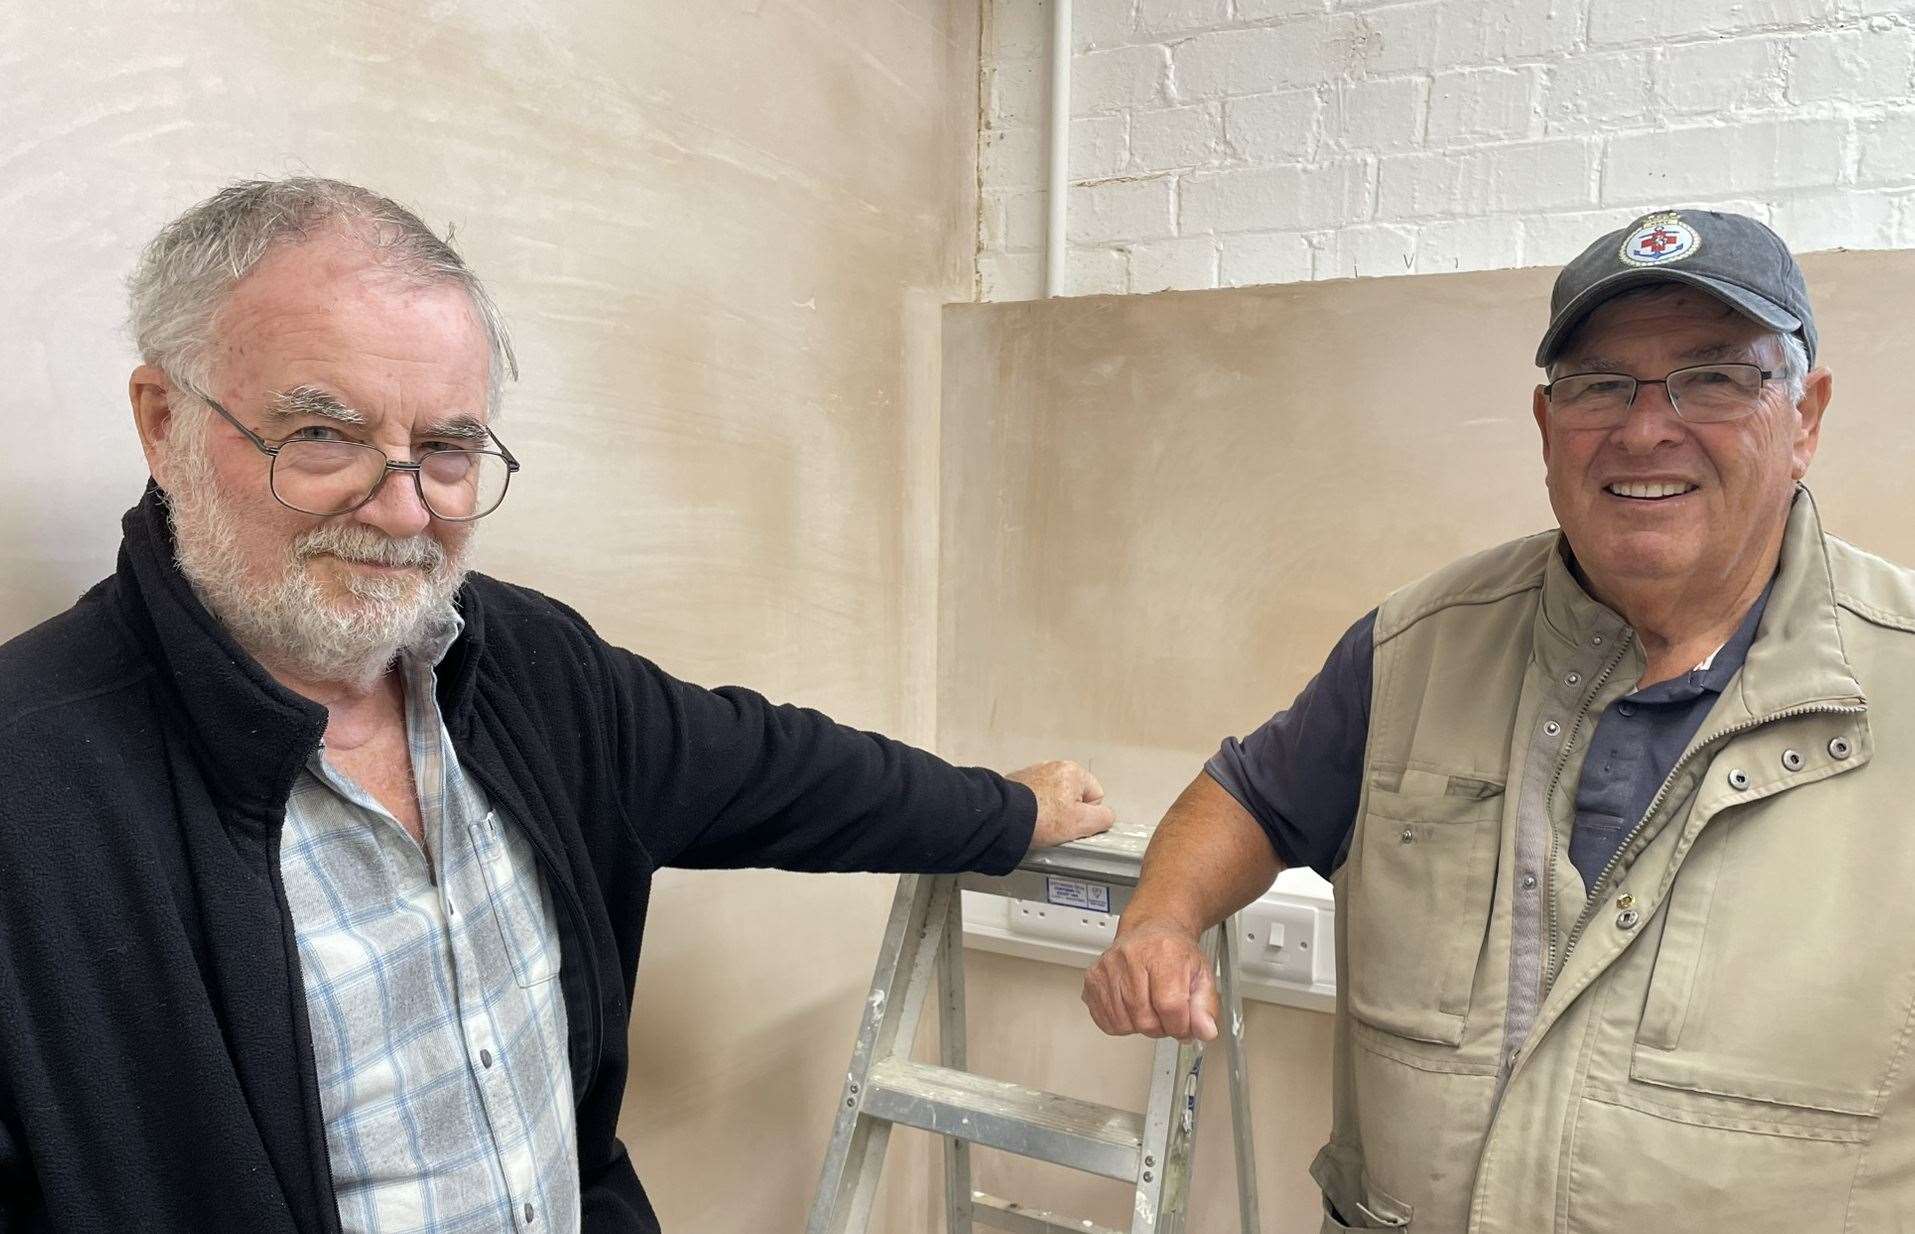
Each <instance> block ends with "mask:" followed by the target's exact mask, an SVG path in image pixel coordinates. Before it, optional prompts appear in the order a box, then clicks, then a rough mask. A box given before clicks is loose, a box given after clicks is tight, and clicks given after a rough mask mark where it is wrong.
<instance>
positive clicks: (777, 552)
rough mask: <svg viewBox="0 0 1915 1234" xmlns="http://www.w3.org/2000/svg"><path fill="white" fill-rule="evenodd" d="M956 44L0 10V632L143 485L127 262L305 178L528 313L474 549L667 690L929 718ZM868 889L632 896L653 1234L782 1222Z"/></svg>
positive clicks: (639, 1074) (947, 33) (40, 601)
mask: <svg viewBox="0 0 1915 1234" xmlns="http://www.w3.org/2000/svg"><path fill="white" fill-rule="evenodd" d="M978 24H979V19H978V13H977V8H976V0H730V2H726V3H709V4H707V3H696V4H693V3H680V2H678V0H646V2H641V3H617V4H609V3H595V4H555V3H525V2H513V0H507V2H503V3H488V4H480V5H438V4H435V5H428V4H424V3H413V2H406V3H397V4H384V3H378V4H375V3H364V2H359V0H328V2H326V3H323V4H322V3H312V2H310V0H293V2H290V3H283V4H277V5H258V4H241V3H219V2H215V3H210V4H187V3H154V2H151V0H147V2H139V3H126V4H119V3H115V4H60V5H39V6H32V5H7V6H0V111H3V112H4V114H5V116H6V122H5V123H4V125H0V167H4V168H5V171H6V175H5V177H4V180H3V181H0V217H4V219H5V224H6V225H5V226H4V227H0V286H4V287H5V289H6V291H5V295H4V296H0V372H4V373H5V374H6V376H7V382H8V392H7V398H6V400H5V402H4V404H0V431H4V433H5V434H6V440H7V445H6V446H5V448H3V449H0V492H3V493H4V494H5V496H4V498H0V637H5V636H9V635H11V634H13V633H15V632H17V631H19V630H21V629H24V628H25V627H27V626H28V625H30V624H32V623H34V622H35V621H38V620H40V619H41V618H44V617H46V616H48V615H50V614H52V613H54V612H56V611H58V610H59V609H61V608H63V607H65V606H66V605H67V604H69V603H71V602H72V600H73V598H74V597H75V596H77V595H78V594H79V593H80V592H81V591H82V590H83V589H84V588H85V587H86V586H88V585H89V584H90V583H91V582H92V581H93V580H95V579H96V578H98V577H100V576H101V575H102V574H104V573H106V572H107V571H108V570H109V569H110V568H111V566H112V561H113V552H114V548H115V545H116V543H117V540H118V534H119V533H118V518H119V515H120V512H121V511H122V510H124V509H125V508H126V507H127V506H128V505H130V504H132V502H133V501H134V499H135V498H137V496H138V495H139V490H140V485H141V482H142V480H143V478H144V475H145V471H144V467H143V464H142V462H141V458H140V454H139V451H138V448H137V446H136V443H135V439H134V435H133V430H132V425H131V421H130V416H129V413H128V411H127V404H126V397H125V393H124V391H125V385H126V378H127V374H128V372H129V371H130V369H131V367H132V364H133V358H132V355H131V350H130V347H129V346H128V344H127V343H126V341H125V339H124V337H123V334H122V332H121V329H120V323H121V321H122V319H123V316H124V306H123V292H122V280H123V278H124V276H125V274H126V273H127V271H128V270H129V268H130V267H131V264H132V262H133V259H134V256H135V254H136V252H137V251H138V248H139V246H140V244H141V243H143V242H144V240H145V239H146V238H147V237H149V236H150V235H151V234H152V233H153V232H154V231H155V230H156V229H157V228H158V227H159V226H160V225H161V223H162V222H163V221H164V220H166V219H167V218H169V217H171V216H172V215H173V214H175V213H176V212H177V211H179V210H180V209H182V208H184V207H185V206H187V205H188V204H190V203H192V202H194V201H197V200H199V199H200V198H202V197H204V196H206V195H207V194H208V193H210V192H212V191H213V190H214V189H216V188H218V187H219V186H220V185H221V184H222V183H224V182H225V181H227V180H229V179H231V178H234V177H237V176H245V175H278V174H284V173H287V172H293V171H312V172H316V173H319V174H325V175H332V176H338V177H341V178H345V179H349V180H355V181H358V182H361V183H364V184H367V185H370V186H372V187H374V188H377V189H379V190H381V191H383V192H386V193H389V194H392V195H394V196H396V197H398V198H400V199H401V200H403V201H406V202H408V203H409V204H411V205H413V206H414V207H415V208H417V209H418V210H419V212H420V213H421V214H422V215H423V216H424V217H425V218H426V219H428V220H429V221H431V222H433V223H434V224H435V225H440V226H443V225H445V224H446V223H454V224H456V225H457V228H458V236H459V243H460V245H461V247H462V248H463V250H464V251H465V252H466V254H467V255H468V257H469V258H470V260H471V261H472V263H473V264H474V265H475V266H476V267H477V269H478V270H479V271H480V272H481V273H482V274H483V275H484V276H485V277H486V278H487V279H488V280H489V281H490V283H491V284H492V286H493V288H494V290H495V292H496V294H497V297H498V299H499V301H500V302H501V303H502V304H503V306H504V307H505V310H506V312H507V314H508V316H509V317H510V319H511V321H512V323H513V325H514V327H515V329H516V332H517V337H518V343H519V354H520V357H521V360H522V361H523V364H524V368H525V380H524V381H523V382H522V383H521V384H520V385H519V386H518V387H517V388H516V389H515V390H513V391H512V392H511V394H510V395H509V398H508V405H507V411H506V414H505V418H504V420H503V422H502V424H501V431H502V433H503V435H504V436H505V439H506V440H507V441H509V442H510V443H511V445H512V448H513V449H514V451H515V452H516V453H517V454H518V455H519V456H520V458H522V459H523V460H524V462H525V466H526V470H525V472H524V474H523V475H522V477H521V478H520V481H519V482H518V483H515V485H514V487H513V493H512V497H511V500H510V501H508V502H507V504H506V505H505V507H504V508H503V509H502V511H501V512H500V513H499V514H498V515H496V516H494V518H493V519H492V520H490V521H489V524H488V526H487V527H486V530H485V536H484V543H483V547H482V550H481V564H482V566H483V567H484V568H486V569H488V570H490V571H492V572H494V573H497V574H500V575H503V576H505V577H508V578H511V579H514V580H516V581H519V582H523V583H526V584H530V585H532V586H535V587H539V588H541V589H544V590H547V591H549V592H551V593H553V594H555V595H557V596H559V597H560V598H562V599H564V600H566V601H568V602H569V603H571V604H573V605H575V606H576V607H578V608H579V609H581V610H583V611H584V613H585V614H586V615H587V616H588V617H590V618H591V619H592V620H593V621H594V622H595V623H596V624H597V625H598V627H599V629H600V630H601V631H602V632H603V633H604V634H606V635H607V636H608V637H610V638H612V639H614V640H616V641H619V642H622V643H624V644H626V645H628V646H631V647H633V648H636V649H638V650H641V651H643V652H644V653H646V654H648V655H650V656H652V657H654V658H656V659H657V660H659V661H660V662H661V663H663V664H664V665H665V666H666V667H667V668H669V669H671V670H673V671H676V672H678V673H680V674H681V675H684V676H688V677H691V678H692V679H694V680H702V681H707V682H718V681H738V682H744V683H746V684H749V685H752V686H755V687H757V688H760V689H762V690H765V691H767V692H769V693H771V694H773V695H775V696H779V697H787V698H794V699H800V700H803V701H806V702H809V703H812V704H815V705H817V706H820V707H823V708H825V709H827V710H829V711H831V712H833V713H835V714H836V715H838V716H839V717H841V718H843V719H845V720H847V721H850V722H853V723H857V724H860V725H865V726H870V727H876V728H882V729H888V730H892V731H897V732H902V733H903V734H905V735H907V736H914V737H917V738H919V739H928V738H929V736H930V722H931V703H930V686H931V684H932V680H933V672H932V660H931V654H932V653H931V647H932V642H931V640H932V636H933V634H934V621H933V618H932V612H933V610H932V605H933V603H934V600H933V596H934V592H933V589H932V587H931V579H932V575H933V572H934V570H935V564H936V563H935V558H936V545H935V539H934V533H933V526H934V520H935V517H936V508H935V504H934V503H933V500H932V495H933V494H934V493H935V485H936V418H935V417H936V400H937V394H938V375H937V370H938V364H939V349H938V331H939V320H938V306H939V305H941V304H943V303H945V302H947V301H952V300H967V299H969V298H970V297H971V292H972V283H971V264H972V261H971V259H972V251H971V249H972V237H973V234H974V228H975V209H974V199H975V193H974V179H975V155H974V150H973V147H974V145H975V135H976V73H977V46H976V44H977V30H978ZM890 885H891V884H890V880H888V879H882V878H817V877H811V878H803V877H797V876H785V875H777V874H764V873H745V874H700V875H675V874H674V875H667V876H666V877H664V878H662V879H661V880H660V882H659V885H658V888H657V892H656V895H655V898H654V900H653V903H652V913H651V922H650V928H649V935H648V938H647V946H646V952H645V959H644V963H643V966H642V970H641V972H640V975H639V983H638V989H639V993H638V998H637V1007H636V1011H635V1013H634V1017H633V1033H632V1036H633V1050H634V1059H633V1069H632V1077H631V1085H630V1090H629V1092H630V1096H629V1099H628V1102H627V1106H626V1111H625V1115H624V1118H623V1121H622V1130H623V1133H624V1135H625V1137H626V1139H627V1142H628V1143H629V1144H630V1145H631V1148H632V1153H633V1156H634V1158H635V1159H636V1161H637V1163H638V1167H639V1170H640V1173H641V1175H642V1176H643V1177H644V1178H645V1180H646V1181H647V1183H648V1184H649V1185H650V1187H651V1189H652V1192H653V1195H654V1197H655V1199H656V1201H657V1204H658V1207H659V1209H660V1212H661V1214H662V1216H663V1217H664V1219H665V1222H666V1225H667V1228H668V1229H671V1230H674V1231H679V1232H681V1234H708V1232H711V1234H724V1232H728V1231H738V1232H740V1234H743V1232H747V1231H748V1232H750V1234H764V1232H767V1231H788V1230H796V1229H798V1228H800V1227H801V1224H802V1212H803V1208H804V1205H805V1204H806V1202H807V1201H808V1198H809V1196H810V1194H811V1191H812V1188H813V1186H814V1184H815V1181H816V1170H817V1166H818V1161H819V1159H820V1156H821V1154H822V1152H823V1145H824V1140H825V1137H826V1136H827V1134H828V1132H829V1126H830V1117H831V1113H832V1111H833V1109H834V1107H835V1103H836V1095H837V1091H838V1087H839V1085H840V1083H841V1081H842V1074H843V1068H844V1063H845V1060H846V1058H847V1057H848V1055H849V1051H850V1046H851V1041H852V1034H853V1030H854V1026H855V1023H856V1018H857V1013H858V1009H859V1007H860V1005H861V1002H862V999H863V995H864V991H865V987H866V985H867V983H868V982H869V980H870V965H871V961H872V958H873V955H874V953H875V950H876V946H877V939H878V935H879V931H880V928H881V924H882V921H883V915H884V911H885V909H886V907H887V905H888V902H889V894H890ZM798 975H802V976H801V978H800V977H799V976H798ZM895 1181H899V1182H903V1183H905V1184H911V1183H912V1175H911V1172H910V1165H909V1163H908V1162H906V1163H905V1165H904V1166H903V1168H902V1169H901V1170H900V1171H899V1173H898V1177H897V1179H896V1180H895ZM895 1190H897V1191H898V1192H899V1193H900V1196H901V1197H903V1199H901V1200H900V1201H895V1202H903V1200H904V1199H909V1198H910V1195H911V1194H912V1186H910V1185H907V1186H904V1187H900V1188H895ZM914 1211H915V1209H914ZM892 1228H906V1227H904V1226H900V1225H898V1224H897V1223H894V1224H893V1227H892Z"/></svg>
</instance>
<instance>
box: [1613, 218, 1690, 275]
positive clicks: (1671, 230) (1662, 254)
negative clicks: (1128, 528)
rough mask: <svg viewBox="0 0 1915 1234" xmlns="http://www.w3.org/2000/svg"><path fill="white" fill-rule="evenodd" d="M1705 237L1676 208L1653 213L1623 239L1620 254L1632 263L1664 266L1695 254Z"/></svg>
mask: <svg viewBox="0 0 1915 1234" xmlns="http://www.w3.org/2000/svg"><path fill="white" fill-rule="evenodd" d="M1701 247H1702V238H1701V237H1700V236H1698V235H1696V230H1695V228H1693V227H1691V226H1689V224H1687V223H1685V222H1683V221H1682V220H1681V219H1680V218H1678V217H1677V216H1676V214H1675V213H1674V212H1673V211H1672V212H1670V213H1668V214H1652V215H1650V216H1649V217H1648V218H1646V219H1644V220H1643V221H1642V225H1641V226H1639V227H1637V228H1636V230H1634V231H1632V232H1630V233H1629V238H1628V239H1627V240H1624V241H1623V242H1622V252H1621V254H1620V256H1621V257H1622V259H1623V260H1624V261H1626V262H1628V263H1629V264H1630V265H1632V266H1660V265H1662V264H1664V263H1665V262H1671V261H1681V260H1682V259H1683V258H1685V257H1693V256H1695V252H1696V250H1697V249H1699V248H1701Z"/></svg>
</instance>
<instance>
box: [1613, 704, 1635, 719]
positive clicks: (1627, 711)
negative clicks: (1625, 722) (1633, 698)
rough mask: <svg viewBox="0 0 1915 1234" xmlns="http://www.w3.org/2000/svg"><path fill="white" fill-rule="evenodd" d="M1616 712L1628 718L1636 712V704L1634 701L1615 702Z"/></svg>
mask: <svg viewBox="0 0 1915 1234" xmlns="http://www.w3.org/2000/svg"><path fill="white" fill-rule="evenodd" d="M1616 714H1617V715H1620V716H1622V717H1623V718H1624V719H1628V718H1629V717H1630V716H1633V715H1635V714H1636V705H1635V704H1634V703H1617V704H1616Z"/></svg>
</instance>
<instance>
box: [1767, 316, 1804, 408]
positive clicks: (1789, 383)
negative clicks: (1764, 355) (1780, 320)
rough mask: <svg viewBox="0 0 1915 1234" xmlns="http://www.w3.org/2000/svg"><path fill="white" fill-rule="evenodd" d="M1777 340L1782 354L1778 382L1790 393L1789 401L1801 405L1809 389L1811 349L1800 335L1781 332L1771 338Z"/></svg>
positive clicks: (1776, 342)
mask: <svg viewBox="0 0 1915 1234" xmlns="http://www.w3.org/2000/svg"><path fill="white" fill-rule="evenodd" d="M1769 337H1770V338H1773V339H1774V340H1775V344H1776V346H1777V347H1778V348H1779V349H1781V352H1782V367H1781V368H1780V369H1778V370H1776V374H1775V376H1776V380H1778V381H1780V382H1781V383H1782V385H1783V388H1785V389H1786V390H1788V392H1789V401H1790V402H1791V403H1799V402H1801V401H1802V395H1803V394H1804V393H1805V392H1806V391H1807V389H1808V379H1809V349H1808V347H1807V346H1806V345H1805V344H1804V343H1803V342H1802V338H1801V336H1800V335H1796V334H1784V333H1782V332H1781V331H1780V330H1778V331H1776V332H1775V333H1774V334H1772V335H1770V336H1769Z"/></svg>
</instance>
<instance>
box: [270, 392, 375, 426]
mask: <svg viewBox="0 0 1915 1234" xmlns="http://www.w3.org/2000/svg"><path fill="white" fill-rule="evenodd" d="M301 416H321V417H324V418H325V419H328V420H337V421H339V422H340V423H341V424H357V425H364V424H365V422H366V418H365V417H364V416H362V415H360V414H359V413H358V412H356V411H354V410H353V409H352V408H350V407H348V406H346V405H345V404H344V403H342V402H340V401H339V400H338V399H336V398H334V397H333V396H332V395H330V394H328V393H326V392H325V391H324V390H321V389H320V388H319V387H318V386H294V387H293V388H292V389H290V390H281V391H280V392H278V393H277V394H275V395H273V399H272V402H271V403H270V404H268V405H267V408H266V419H267V421H268V422H269V423H272V424H283V423H285V422H286V421H287V420H294V419H298V418H299V417H301Z"/></svg>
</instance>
